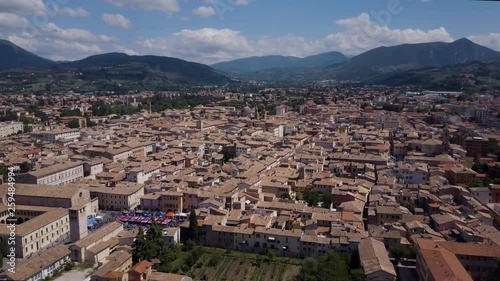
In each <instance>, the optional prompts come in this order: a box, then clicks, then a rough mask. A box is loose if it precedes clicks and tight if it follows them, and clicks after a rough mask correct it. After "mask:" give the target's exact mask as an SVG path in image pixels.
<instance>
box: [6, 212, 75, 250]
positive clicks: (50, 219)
mask: <svg viewBox="0 0 500 281" xmlns="http://www.w3.org/2000/svg"><path fill="white" fill-rule="evenodd" d="M16 217H17V220H16V224H17V225H16V233H15V241H16V244H15V248H16V258H27V257H30V256H32V255H34V254H36V253H38V252H40V251H43V250H45V249H47V248H48V247H49V246H52V245H55V244H58V243H62V242H67V241H69V240H70V221H69V214H68V210H66V209H60V208H47V207H36V206H23V205H17V206H16ZM0 223H1V224H5V223H7V224H8V223H10V217H9V212H8V208H7V206H0ZM10 236H11V233H10V231H9V229H8V228H7V227H2V228H0V242H2V245H3V246H4V247H5V249H4V253H7V252H8V251H7V247H8V245H7V240H8V239H9V237H10Z"/></svg>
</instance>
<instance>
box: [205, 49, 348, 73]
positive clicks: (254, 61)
mask: <svg viewBox="0 0 500 281" xmlns="http://www.w3.org/2000/svg"><path fill="white" fill-rule="evenodd" d="M346 60H347V59H346V57H345V56H344V55H343V54H341V53H339V52H329V53H324V54H319V55H315V56H310V57H306V58H298V57H290V56H288V57H286V56H263V57H250V58H244V59H238V60H233V61H228V62H221V63H216V64H214V65H212V67H213V68H215V69H217V70H220V71H224V72H228V73H234V74H244V73H252V72H258V71H265V70H271V69H283V68H294V69H297V68H312V67H325V66H328V65H333V64H339V63H343V62H345V61H346ZM292 71H293V70H292Z"/></svg>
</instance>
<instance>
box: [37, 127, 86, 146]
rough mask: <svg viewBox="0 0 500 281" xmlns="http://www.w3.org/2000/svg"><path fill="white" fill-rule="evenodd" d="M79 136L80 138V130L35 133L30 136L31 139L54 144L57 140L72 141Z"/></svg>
mask: <svg viewBox="0 0 500 281" xmlns="http://www.w3.org/2000/svg"><path fill="white" fill-rule="evenodd" d="M80 136H81V135H80V130H78V129H71V130H59V131H46V132H35V133H32V134H31V139H33V140H40V141H47V142H52V143H55V142H57V141H59V140H61V141H74V140H77V139H79V138H80Z"/></svg>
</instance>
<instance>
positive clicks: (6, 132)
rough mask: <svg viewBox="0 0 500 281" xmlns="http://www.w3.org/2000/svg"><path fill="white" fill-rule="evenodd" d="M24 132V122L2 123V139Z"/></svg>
mask: <svg viewBox="0 0 500 281" xmlns="http://www.w3.org/2000/svg"><path fill="white" fill-rule="evenodd" d="M23 130H24V124H23V123H22V122H0V138H4V137H8V136H10V135H15V134H17V133H19V132H23Z"/></svg>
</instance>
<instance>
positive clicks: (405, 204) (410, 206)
mask: <svg viewBox="0 0 500 281" xmlns="http://www.w3.org/2000/svg"><path fill="white" fill-rule="evenodd" d="M401 206H403V207H405V208H407V209H408V211H410V212H411V213H412V214H415V204H413V203H411V202H408V201H403V202H401Z"/></svg>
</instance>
